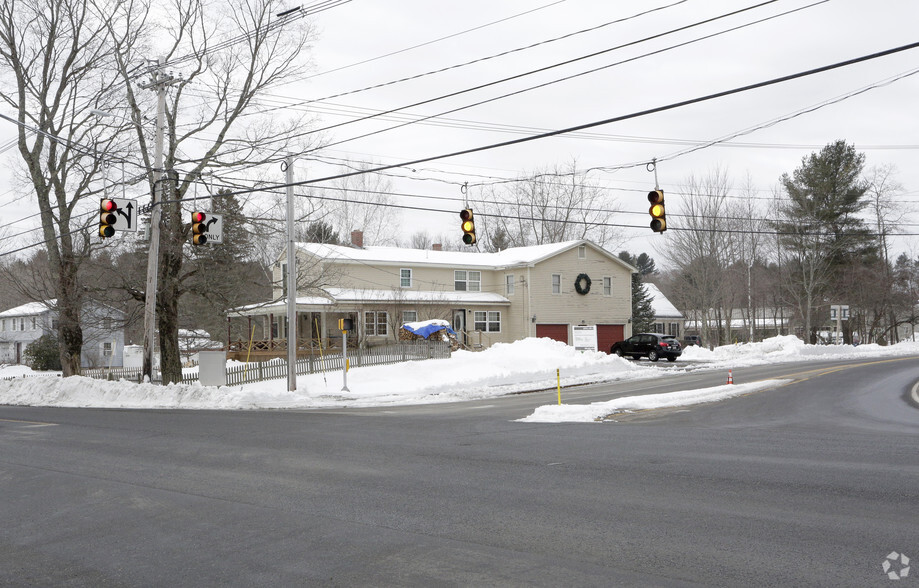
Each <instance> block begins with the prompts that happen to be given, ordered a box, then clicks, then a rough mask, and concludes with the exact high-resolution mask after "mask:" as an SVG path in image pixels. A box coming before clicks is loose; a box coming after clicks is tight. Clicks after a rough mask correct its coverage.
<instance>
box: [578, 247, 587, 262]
mask: <svg viewBox="0 0 919 588" xmlns="http://www.w3.org/2000/svg"><path fill="white" fill-rule="evenodd" d="M578 259H587V245H579V246H578Z"/></svg>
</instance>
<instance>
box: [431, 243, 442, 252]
mask: <svg viewBox="0 0 919 588" xmlns="http://www.w3.org/2000/svg"><path fill="white" fill-rule="evenodd" d="M431 249H432V250H434V251H443V250H444V246H443V243H434V244H433V245H431Z"/></svg>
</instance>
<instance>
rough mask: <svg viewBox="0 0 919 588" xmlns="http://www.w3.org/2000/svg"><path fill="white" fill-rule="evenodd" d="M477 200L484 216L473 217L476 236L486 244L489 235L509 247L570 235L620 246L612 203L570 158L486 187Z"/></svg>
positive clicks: (567, 237) (610, 246) (572, 237)
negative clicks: (513, 179) (613, 222)
mask: <svg viewBox="0 0 919 588" xmlns="http://www.w3.org/2000/svg"><path fill="white" fill-rule="evenodd" d="M480 200H481V201H482V202H483V204H484V207H485V208H486V209H487V210H488V211H489V215H488V216H485V215H480V216H479V217H477V225H479V226H477V227H476V229H477V233H478V234H477V238H478V240H479V242H480V243H483V244H485V245H486V246H487V244H488V243H489V240H490V239H491V236H492V235H495V236H496V238H497V239H498V240H499V241H500V243H501V245H502V246H509V247H524V246H527V245H542V244H546V243H559V242H562V241H570V240H574V239H589V240H591V241H593V242H594V243H596V244H597V245H599V246H601V247H604V248H606V249H609V250H612V249H615V248H617V247H619V245H621V235H620V234H619V233H618V232H617V231H615V230H614V229H613V227H612V226H611V220H612V217H613V215H614V214H615V213H616V212H618V207H617V206H616V205H615V203H614V202H613V201H612V199H611V197H610V196H609V195H608V194H607V193H606V191H605V190H603V189H602V188H600V187H598V186H594V185H591V184H590V183H589V182H588V179H587V172H586V171H582V170H578V168H577V162H575V161H572V162H571V163H570V164H568V166H567V167H564V168H563V167H561V166H558V165H556V166H555V167H553V168H547V169H543V170H536V171H534V172H533V173H532V174H530V175H529V177H527V178H524V179H521V180H518V181H515V182H513V183H512V184H507V185H499V186H497V187H492V188H491V189H490V190H489V191H488V192H487V193H485V194H483V195H482V196H481V198H480ZM472 201H475V200H472ZM480 227H481V228H480ZM497 235H500V237H497Z"/></svg>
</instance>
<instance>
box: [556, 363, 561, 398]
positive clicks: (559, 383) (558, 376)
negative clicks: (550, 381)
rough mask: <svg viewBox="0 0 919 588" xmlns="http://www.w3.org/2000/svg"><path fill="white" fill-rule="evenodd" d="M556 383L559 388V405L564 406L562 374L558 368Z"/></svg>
mask: <svg viewBox="0 0 919 588" xmlns="http://www.w3.org/2000/svg"><path fill="white" fill-rule="evenodd" d="M555 382H556V385H557V386H558V404H559V406H561V405H562V374H561V371H560V370H559V369H558V368H555Z"/></svg>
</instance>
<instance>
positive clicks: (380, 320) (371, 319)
mask: <svg viewBox="0 0 919 588" xmlns="http://www.w3.org/2000/svg"><path fill="white" fill-rule="evenodd" d="M386 330H387V329H386V312H385V311H382V310H380V311H373V310H371V311H369V312H365V313H364V333H365V334H367V335H377V336H385V335H386Z"/></svg>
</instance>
